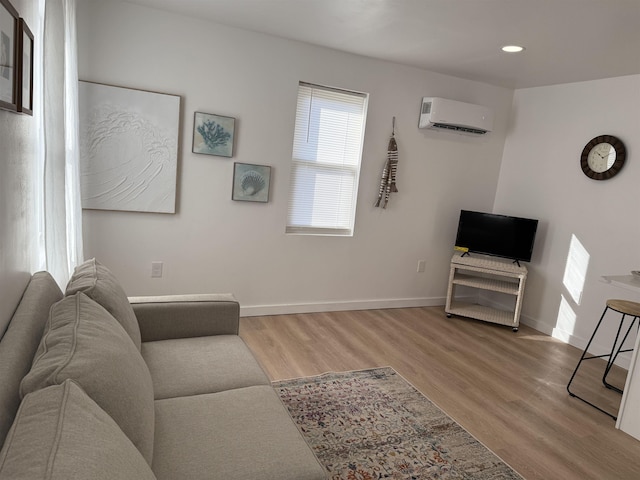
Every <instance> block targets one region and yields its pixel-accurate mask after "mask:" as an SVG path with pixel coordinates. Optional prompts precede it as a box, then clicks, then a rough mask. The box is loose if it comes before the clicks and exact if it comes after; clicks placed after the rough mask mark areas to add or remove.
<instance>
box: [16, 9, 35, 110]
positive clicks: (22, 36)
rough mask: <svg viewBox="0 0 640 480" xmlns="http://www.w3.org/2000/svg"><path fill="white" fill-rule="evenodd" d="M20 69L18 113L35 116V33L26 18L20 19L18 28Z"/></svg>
mask: <svg viewBox="0 0 640 480" xmlns="http://www.w3.org/2000/svg"><path fill="white" fill-rule="evenodd" d="M18 67H19V69H20V74H19V78H20V85H18V89H17V90H18V111H19V112H22V113H26V114H27V115H33V33H31V30H29V27H28V26H27V24H26V22H25V21H24V18H21V19H20V26H19V28H18Z"/></svg>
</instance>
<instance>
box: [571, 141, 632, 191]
mask: <svg viewBox="0 0 640 480" xmlns="http://www.w3.org/2000/svg"><path fill="white" fill-rule="evenodd" d="M626 157H627V151H626V148H625V146H624V143H622V141H621V140H620V139H619V138H617V137H614V136H613V135H600V136H598V137H595V138H593V139H591V141H590V142H589V143H587V144H586V145H585V147H584V149H583V150H582V155H581V156H580V167H581V168H582V172H583V173H584V174H585V175H586V176H587V177H589V178H591V179H593V180H607V179H609V178H613V177H615V176H616V175H617V174H618V172H619V171H620V169H621V168H622V166H623V165H624V162H625V160H626Z"/></svg>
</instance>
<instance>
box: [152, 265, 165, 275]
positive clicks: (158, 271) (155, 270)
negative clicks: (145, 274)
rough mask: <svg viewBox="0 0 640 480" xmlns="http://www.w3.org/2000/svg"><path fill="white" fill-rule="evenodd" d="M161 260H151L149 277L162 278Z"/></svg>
mask: <svg viewBox="0 0 640 480" xmlns="http://www.w3.org/2000/svg"><path fill="white" fill-rule="evenodd" d="M163 266H164V264H163V263H162V262H151V278H162V267H163Z"/></svg>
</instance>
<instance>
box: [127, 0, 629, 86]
mask: <svg viewBox="0 0 640 480" xmlns="http://www.w3.org/2000/svg"><path fill="white" fill-rule="evenodd" d="M128 1H129V3H135V4H139V5H145V6H149V7H154V8H159V9H162V10H167V11H171V12H176V13H180V14H183V15H187V16H193V17H198V18H206V19H210V20H212V21H214V22H217V23H221V24H225V25H229V26H233V27H238V28H242V29H246V30H252V31H255V32H262V33H266V34H269V35H276V36H279V37H284V38H288V39H293V40H299V41H302V42H307V43H311V44H314V45H321V46H324V47H329V48H333V49H336V50H342V51H345V52H350V53H355V54H358V55H365V56H368V57H373V58H378V59H382V60H387V61H391V62H396V63H400V64H404V65H409V66H414V67H419V68H423V69H426V70H430V71H434V72H439V73H443V74H447V75H453V76H457V77H462V78H467V79H470V80H476V81H481V82H486V83H490V84H493V85H499V86H504V87H508V88H526V87H534V86H543V85H553V84H559V83H570V82H577V81H585V80H595V79H600V78H609V77H617V76H623V75H631V74H638V73H640V0H128ZM506 44H516V45H521V46H524V47H525V48H526V50H525V51H524V52H522V53H520V54H507V53H504V52H502V51H501V50H500V47H501V46H503V45H506Z"/></svg>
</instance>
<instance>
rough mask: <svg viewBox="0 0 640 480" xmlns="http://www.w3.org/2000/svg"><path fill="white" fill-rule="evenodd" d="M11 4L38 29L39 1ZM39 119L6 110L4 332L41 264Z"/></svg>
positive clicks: (0, 325)
mask: <svg viewBox="0 0 640 480" xmlns="http://www.w3.org/2000/svg"><path fill="white" fill-rule="evenodd" d="M11 3H12V5H13V6H14V7H15V8H16V10H18V13H19V14H20V15H21V16H22V17H23V18H25V20H26V22H27V24H28V25H29V26H30V27H31V29H32V31H35V27H36V18H37V11H36V8H37V7H36V5H37V1H36V0H22V1H15V0H14V1H12V2H11ZM36 121H37V120H36V119H35V118H34V117H31V116H28V115H18V114H16V113H11V112H7V111H4V110H0V336H1V335H2V334H3V333H4V330H5V328H6V324H7V322H8V321H9V319H10V318H11V315H12V314H13V311H14V310H15V308H16V306H17V305H18V302H19V301H20V297H21V295H22V291H23V290H24V287H25V286H26V284H27V282H28V281H29V276H30V274H31V272H32V271H33V270H34V269H36V268H37V265H38V258H37V252H38V249H37V245H38V240H37V235H38V234H37V232H38V230H37V225H36V219H35V215H34V211H35V202H36V192H37V189H38V188H39V186H40V185H39V183H38V182H39V179H38V176H37V175H36V173H35V171H36V170H37V168H36V165H37V162H36V156H35V148H36V140H35V139H36V137H37V129H36Z"/></svg>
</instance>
